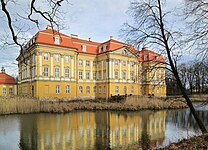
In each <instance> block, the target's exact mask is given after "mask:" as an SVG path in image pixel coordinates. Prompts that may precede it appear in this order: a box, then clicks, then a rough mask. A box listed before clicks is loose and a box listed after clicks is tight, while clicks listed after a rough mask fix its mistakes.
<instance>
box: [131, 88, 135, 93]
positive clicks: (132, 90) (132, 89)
mask: <svg viewBox="0 0 208 150" xmlns="http://www.w3.org/2000/svg"><path fill="white" fill-rule="evenodd" d="M133 93H134V87H133V86H131V94H133Z"/></svg>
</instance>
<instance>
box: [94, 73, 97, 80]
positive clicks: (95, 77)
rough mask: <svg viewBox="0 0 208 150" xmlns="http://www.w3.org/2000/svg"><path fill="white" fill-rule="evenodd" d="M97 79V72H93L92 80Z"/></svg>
mask: <svg viewBox="0 0 208 150" xmlns="http://www.w3.org/2000/svg"><path fill="white" fill-rule="evenodd" d="M96 79H97V72H93V80H96Z"/></svg>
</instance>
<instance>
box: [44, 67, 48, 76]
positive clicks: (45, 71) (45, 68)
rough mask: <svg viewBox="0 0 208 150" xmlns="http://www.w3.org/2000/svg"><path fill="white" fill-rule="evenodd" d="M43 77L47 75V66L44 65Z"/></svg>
mask: <svg viewBox="0 0 208 150" xmlns="http://www.w3.org/2000/svg"><path fill="white" fill-rule="evenodd" d="M43 74H44V77H48V67H44V73H43Z"/></svg>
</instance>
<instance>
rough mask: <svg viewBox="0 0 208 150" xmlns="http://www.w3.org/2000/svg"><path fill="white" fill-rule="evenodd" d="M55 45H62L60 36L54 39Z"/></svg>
mask: <svg viewBox="0 0 208 150" xmlns="http://www.w3.org/2000/svg"><path fill="white" fill-rule="evenodd" d="M54 44H60V38H59V36H55V37H54Z"/></svg>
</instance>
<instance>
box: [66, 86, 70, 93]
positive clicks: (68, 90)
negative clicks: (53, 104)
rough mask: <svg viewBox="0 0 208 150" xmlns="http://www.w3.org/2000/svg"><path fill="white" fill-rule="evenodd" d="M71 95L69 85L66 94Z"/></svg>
mask: <svg viewBox="0 0 208 150" xmlns="http://www.w3.org/2000/svg"><path fill="white" fill-rule="evenodd" d="M69 93H70V86H69V85H67V86H66V94H69Z"/></svg>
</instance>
